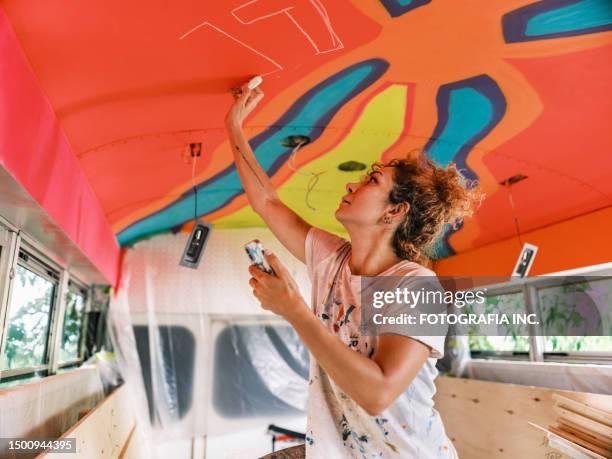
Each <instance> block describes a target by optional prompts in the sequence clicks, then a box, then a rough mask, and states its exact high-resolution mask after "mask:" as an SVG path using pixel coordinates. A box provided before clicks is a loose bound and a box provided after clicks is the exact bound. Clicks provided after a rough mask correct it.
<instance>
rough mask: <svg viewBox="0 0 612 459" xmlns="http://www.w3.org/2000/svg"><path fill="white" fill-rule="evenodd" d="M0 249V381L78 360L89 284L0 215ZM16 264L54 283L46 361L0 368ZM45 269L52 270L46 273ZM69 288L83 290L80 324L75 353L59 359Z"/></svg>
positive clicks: (53, 369) (52, 370)
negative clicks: (24, 257) (23, 257)
mask: <svg viewBox="0 0 612 459" xmlns="http://www.w3.org/2000/svg"><path fill="white" fill-rule="evenodd" d="M6 234H8V236H6ZM0 250H1V251H0V384H1V383H3V382H6V381H11V380H14V379H16V378H17V379H19V378H22V377H23V378H25V377H28V376H36V375H41V376H46V375H51V374H55V373H57V372H58V370H59V369H62V368H67V367H70V366H74V365H77V364H80V363H82V362H83V360H84V359H83V358H84V343H85V340H86V334H87V313H88V312H89V310H90V301H91V298H92V295H91V285H89V286H88V284H87V283H85V282H83V281H82V280H81V279H79V278H78V277H77V276H75V275H73V274H72V273H71V272H70V270H69V269H67V268H66V265H65V262H64V261H63V260H61V259H60V258H58V257H56V256H54V255H53V254H52V253H50V252H49V251H48V250H46V249H45V248H44V247H43V246H41V245H40V244H39V243H38V242H37V241H36V240H35V239H34V238H32V237H30V236H29V235H28V234H26V233H24V232H23V231H20V230H19V229H18V228H16V227H15V226H13V225H11V224H10V222H8V221H6V220H5V219H4V218H2V216H0ZM20 251H21V252H25V253H26V254H28V256H29V257H30V260H32V263H27V262H24V261H23V260H21V259H20V257H19V253H20ZM17 265H22V266H24V267H25V268H26V269H28V270H30V271H33V272H35V273H36V274H37V275H41V276H42V277H43V278H45V279H48V280H51V281H53V282H54V284H55V291H54V294H53V299H52V300H53V301H52V304H51V308H50V316H49V325H48V327H49V328H48V330H49V331H48V334H47V340H46V351H45V362H46V363H45V364H42V365H36V366H31V367H26V368H18V369H10V370H2V369H1V368H2V364H3V362H4V352H5V348H6V340H7V331H8V319H9V317H8V316H9V310H10V306H11V298H12V293H13V292H12V290H13V287H14V284H13V281H14V278H15V269H16V267H17ZM49 270H50V271H51V272H53V274H49V272H48V271H49ZM70 284H72V285H74V287H71V286H70ZM70 288H73V289H78V290H82V291H83V292H85V293H86V295H85V304H84V317H83V324H82V328H81V337H80V341H79V357H78V358H77V359H71V360H70V361H65V362H61V363H60V362H59V355H60V345H61V339H62V335H63V324H64V314H65V306H66V302H65V297H66V293H67V292H68V291H69V289H70Z"/></svg>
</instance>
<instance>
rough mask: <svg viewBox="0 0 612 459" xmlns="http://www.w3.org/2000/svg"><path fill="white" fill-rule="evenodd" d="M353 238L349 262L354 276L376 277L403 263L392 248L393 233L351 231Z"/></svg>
mask: <svg viewBox="0 0 612 459" xmlns="http://www.w3.org/2000/svg"><path fill="white" fill-rule="evenodd" d="M349 235H350V238H351V257H350V259H349V261H348V263H349V268H350V269H351V273H352V274H353V275H358V276H376V275H378V274H380V273H382V272H383V271H385V270H387V269H389V268H390V267H391V266H393V265H395V264H397V263H399V262H400V261H402V259H401V258H399V257H398V256H397V255H395V253H394V252H393V248H392V246H391V240H392V238H393V233H392V232H390V231H384V230H381V231H380V232H372V231H371V230H370V231H360V230H359V229H356V230H353V231H349Z"/></svg>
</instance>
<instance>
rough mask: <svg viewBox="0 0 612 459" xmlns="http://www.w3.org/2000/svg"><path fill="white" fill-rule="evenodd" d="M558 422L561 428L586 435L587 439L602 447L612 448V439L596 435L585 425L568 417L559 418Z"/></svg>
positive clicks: (582, 435)
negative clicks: (584, 426)
mask: <svg viewBox="0 0 612 459" xmlns="http://www.w3.org/2000/svg"><path fill="white" fill-rule="evenodd" d="M557 424H559V427H560V428H561V429H563V430H566V431H568V432H571V433H573V434H574V435H577V436H579V437H584V439H585V440H588V441H590V442H591V443H594V444H596V445H598V446H601V447H602V448H609V449H612V441H609V440H606V438H605V437H602V436H601V435H595V434H594V433H593V432H589V431H588V430H585V429H584V428H583V427H581V426H578V425H576V424H574V423H572V422H571V421H568V420H567V419H563V420H557Z"/></svg>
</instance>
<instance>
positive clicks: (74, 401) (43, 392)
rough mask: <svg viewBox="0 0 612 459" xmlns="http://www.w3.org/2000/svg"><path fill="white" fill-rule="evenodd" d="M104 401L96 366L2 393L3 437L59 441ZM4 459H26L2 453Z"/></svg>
mask: <svg viewBox="0 0 612 459" xmlns="http://www.w3.org/2000/svg"><path fill="white" fill-rule="evenodd" d="M103 398H104V392H103V390H102V381H101V379H100V375H99V373H98V368H97V367H95V366H83V367H81V368H78V369H75V370H71V371H69V372H67V373H62V374H58V375H54V376H49V377H46V378H42V379H37V380H34V381H30V382H28V383H25V384H19V385H15V386H12V387H4V388H2V389H0V413H1V415H0V436H1V437H3V438H58V437H59V436H61V435H62V434H63V433H64V432H65V431H67V430H68V429H69V428H70V427H71V426H72V425H73V424H75V423H76V422H77V421H78V419H79V414H80V413H83V412H85V411H87V410H89V409H91V408H93V407H95V406H96V405H97V404H98V403H99V402H100V401H102V399H103ZM0 457H3V458H4V457H6V458H12V457H19V458H23V457H26V456H24V455H22V454H19V455H12V454H11V453H10V452H9V451H0Z"/></svg>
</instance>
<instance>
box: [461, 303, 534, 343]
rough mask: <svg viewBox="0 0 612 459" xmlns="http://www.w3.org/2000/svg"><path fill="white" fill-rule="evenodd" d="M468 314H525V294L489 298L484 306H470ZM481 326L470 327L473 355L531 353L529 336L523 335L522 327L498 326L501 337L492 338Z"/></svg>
mask: <svg viewBox="0 0 612 459" xmlns="http://www.w3.org/2000/svg"><path fill="white" fill-rule="evenodd" d="M466 308H468V309H467V310H466V312H471V313H474V314H524V313H525V312H526V309H525V297H524V295H523V292H522V291H521V292H515V293H504V294H500V295H492V296H487V297H486V300H485V302H484V303H483V304H481V305H480V304H470V305H468V306H466ZM483 329H484V327H483V326H480V325H470V327H469V344H470V351H472V354H478V353H479V352H481V353H487V352H520V353H523V352H529V336H527V335H524V334H521V333H522V327H521V325H512V324H508V325H505V324H504V325H498V330H501V331H502V332H503V333H499V335H501V336H490V335H487V334H486V333H485V332H484V331H483Z"/></svg>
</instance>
